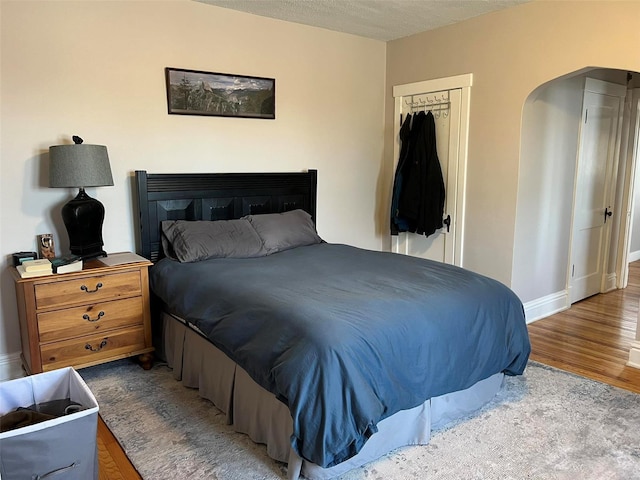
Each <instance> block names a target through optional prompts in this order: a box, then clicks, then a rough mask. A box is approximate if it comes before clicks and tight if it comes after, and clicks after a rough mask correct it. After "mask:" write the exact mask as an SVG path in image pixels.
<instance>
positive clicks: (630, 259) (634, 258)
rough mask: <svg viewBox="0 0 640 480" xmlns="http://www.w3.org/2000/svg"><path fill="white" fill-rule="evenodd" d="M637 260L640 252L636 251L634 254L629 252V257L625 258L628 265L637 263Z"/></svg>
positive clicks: (639, 258)
mask: <svg viewBox="0 0 640 480" xmlns="http://www.w3.org/2000/svg"><path fill="white" fill-rule="evenodd" d="M638 260H640V250H636V251H635V252H629V255H628V256H627V261H628V262H629V263H631V262H637V261H638Z"/></svg>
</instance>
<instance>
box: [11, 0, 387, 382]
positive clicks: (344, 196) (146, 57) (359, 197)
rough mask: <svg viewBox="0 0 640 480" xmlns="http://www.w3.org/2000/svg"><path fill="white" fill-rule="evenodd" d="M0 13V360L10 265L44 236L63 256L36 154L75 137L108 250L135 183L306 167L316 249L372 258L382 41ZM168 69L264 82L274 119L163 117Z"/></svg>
mask: <svg viewBox="0 0 640 480" xmlns="http://www.w3.org/2000/svg"><path fill="white" fill-rule="evenodd" d="M0 5H1V35H2V36H1V49H2V50H1V78H2V83H1V89H0V105H1V107H0V108H1V110H0V121H1V124H2V131H1V146H0V154H1V164H0V187H1V188H0V255H1V256H2V274H1V282H2V283H1V285H2V289H1V292H2V301H1V303H0V357H1V356H2V354H5V353H7V354H12V353H15V352H18V351H19V350H20V343H19V340H18V322H17V318H16V315H17V314H16V307H15V296H14V295H15V294H14V288H13V284H12V281H11V278H10V276H9V274H8V271H7V269H6V265H7V264H8V263H9V256H10V254H11V253H12V252H16V251H20V250H30V249H33V248H35V236H36V235H37V234H39V233H45V232H53V233H54V234H55V235H56V238H57V240H58V251H59V252H60V251H65V250H66V249H68V240H67V238H66V231H65V230H64V226H63V225H62V223H61V220H60V207H61V205H62V204H64V203H65V202H66V201H67V200H68V199H69V198H71V197H72V196H73V195H75V192H72V191H71V190H68V191H67V190H66V189H49V188H47V175H48V167H47V161H48V155H47V153H48V147H49V146H50V145H55V144H59V143H63V142H70V138H71V135H74V134H76V135H80V136H81V137H83V138H84V139H85V142H86V143H97V144H104V145H107V147H108V151H109V156H110V159H111V167H112V170H113V176H114V182H115V186H114V187H105V188H98V189H89V191H88V193H89V194H90V195H93V196H96V197H97V198H98V199H99V200H100V201H102V202H103V203H104V205H105V208H106V218H105V225H104V238H105V248H106V249H107V251H112V252H113V251H121V250H133V249H135V246H136V245H135V236H134V220H133V219H134V214H133V211H132V210H133V209H132V182H131V178H132V172H133V171H134V170H136V169H146V170H148V171H150V172H155V173H160V172H230V171H301V170H305V169H307V168H317V169H318V171H319V179H318V182H319V186H318V190H319V191H318V229H319V233H320V235H321V236H322V237H323V238H325V239H326V240H328V241H332V242H343V243H351V244H354V245H358V246H361V247H365V248H372V249H378V248H379V246H380V243H381V240H380V238H377V237H376V234H375V204H376V182H377V179H378V172H379V169H380V165H381V163H382V156H383V122H384V118H383V108H384V102H383V95H384V78H385V70H384V69H385V54H386V45H385V44H384V43H383V42H378V41H374V40H368V39H364V38H359V37H355V36H351V35H345V34H340V33H336V32H330V31H327V30H321V29H317V28H311V27H307V26H302V25H296V24H292V23H286V22H281V21H277V20H272V19H266V18H262V17H257V16H253V15H248V14H242V13H238V12H233V11H230V10H225V9H220V8H217V7H212V6H208V5H203V4H201V3H197V2H192V1H183V0H177V1H140V2H136V1H126V2H121V1H112V2H101V1H81V2H70V1H65V2H58V1H54V2H50V1H43V2H37V1H28V2H24V1H16V2H13V1H2V3H1V4H0ZM168 66H170V67H178V68H188V69H196V70H204V71H215V72H227V73H236V74H244V75H256V76H265V77H274V78H276V120H256V119H238V118H216V117H198V116H180V115H168V114H167V106H166V93H165V84H164V68H165V67H168ZM1 360H2V359H1V358H0V364H1V363H2V361H1ZM0 370H1V365H0Z"/></svg>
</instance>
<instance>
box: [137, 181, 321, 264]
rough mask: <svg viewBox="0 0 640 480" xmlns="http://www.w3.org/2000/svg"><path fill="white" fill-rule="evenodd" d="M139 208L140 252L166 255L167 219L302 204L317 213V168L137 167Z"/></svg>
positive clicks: (277, 210)
mask: <svg viewBox="0 0 640 480" xmlns="http://www.w3.org/2000/svg"><path fill="white" fill-rule="evenodd" d="M135 175H136V189H137V198H138V208H139V213H140V219H139V221H140V239H139V245H138V254H140V255H142V256H143V257H146V258H148V259H149V260H151V261H152V262H155V261H157V260H159V259H160V258H161V257H162V245H161V241H160V233H161V232H160V222H162V221H163V220H231V219H235V218H240V217H243V216H244V215H250V214H261V213H281V212H286V211H289V210H295V209H298V208H300V209H302V210H305V211H307V212H309V214H311V216H312V217H313V220H314V222H315V218H316V188H317V179H318V172H317V170H309V171H308V172H294V173H203V174H197V173H177V174H173V173H159V174H148V173H147V172H146V171H144V170H136V172H135Z"/></svg>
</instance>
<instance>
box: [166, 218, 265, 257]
mask: <svg viewBox="0 0 640 480" xmlns="http://www.w3.org/2000/svg"><path fill="white" fill-rule="evenodd" d="M162 234H163V235H164V237H165V239H166V243H168V244H170V247H171V248H168V247H169V246H168V245H167V248H166V249H165V252H167V253H169V252H171V251H172V252H171V253H172V256H173V257H175V258H176V259H177V260H178V261H180V262H197V261H198V260H206V259H208V258H224V257H230V258H253V257H261V256H264V255H266V254H267V252H266V251H265V249H264V248H263V246H262V240H261V239H260V237H259V236H258V234H257V233H256V231H255V230H254V229H253V227H252V226H251V224H250V223H249V221H248V220H247V219H244V218H240V219H237V220H217V221H206V220H197V221H187V220H165V221H163V222H162ZM163 243H164V242H163Z"/></svg>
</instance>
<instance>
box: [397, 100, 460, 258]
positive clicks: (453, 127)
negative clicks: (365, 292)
mask: <svg viewBox="0 0 640 480" xmlns="http://www.w3.org/2000/svg"><path fill="white" fill-rule="evenodd" d="M433 95H434V93H433V92H432V93H429V94H424V95H413V102H418V103H419V102H420V101H421V100H422V101H424V102H425V103H426V101H427V100H426V99H427V97H433ZM423 97H424V98H423ZM449 102H450V105H449V110H436V109H434V111H433V113H434V119H435V124H436V148H437V152H438V159H439V161H440V168H441V169H442V177H443V180H444V185H445V205H444V215H443V219H447V217H448V218H449V221H450V223H449V226H448V227H447V225H444V226H443V228H441V229H440V230H437V231H436V232H435V233H434V234H432V235H429V236H428V237H425V236H424V235H417V234H415V233H400V234H399V235H397V236H395V237H394V238H393V240H392V242H393V243H392V247H393V251H394V252H397V253H404V254H406V255H412V256H414V257H420V258H427V259H430V260H436V261H439V262H444V263H450V264H456V259H455V245H456V242H455V239H456V225H457V219H456V201H457V197H458V190H457V189H458V160H459V148H460V118H461V117H460V104H461V90H459V89H456V90H449ZM403 110H404V111H403V112H402V113H403V118H405V117H406V114H407V113H410V112H411V110H410V109H407V108H406V107H403ZM445 112H446V115H445ZM397 131H398V130H396V132H397ZM396 150H397V151H398V152H399V150H398V149H396ZM395 161H396V165H397V161H398V159H397V155H396V159H395Z"/></svg>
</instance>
